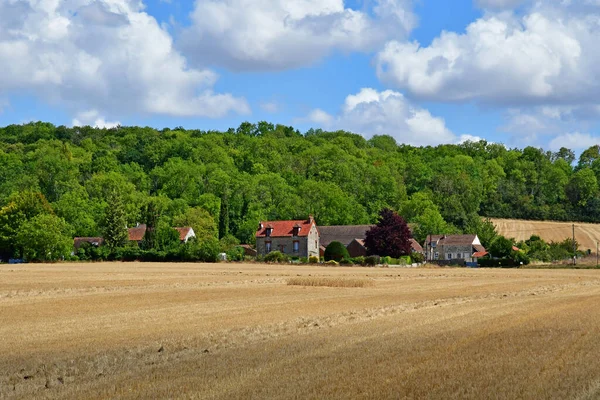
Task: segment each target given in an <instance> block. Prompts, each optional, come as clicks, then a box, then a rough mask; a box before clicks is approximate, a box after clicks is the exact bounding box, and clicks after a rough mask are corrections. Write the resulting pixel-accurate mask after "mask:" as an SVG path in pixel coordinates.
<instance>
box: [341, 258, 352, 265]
mask: <svg viewBox="0 0 600 400" xmlns="http://www.w3.org/2000/svg"><path fill="white" fill-rule="evenodd" d="M353 264H354V262H352V259H350V258H344V259H342V260H341V261H340V265H353Z"/></svg>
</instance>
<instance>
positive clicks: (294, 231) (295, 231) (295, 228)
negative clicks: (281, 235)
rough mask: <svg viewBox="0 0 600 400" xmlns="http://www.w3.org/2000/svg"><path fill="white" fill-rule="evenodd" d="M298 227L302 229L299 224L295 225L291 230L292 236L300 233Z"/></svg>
mask: <svg viewBox="0 0 600 400" xmlns="http://www.w3.org/2000/svg"><path fill="white" fill-rule="evenodd" d="M300 229H302V227H300V225H297V224H296V225H295V226H294V229H293V230H292V235H293V236H298V235H299V234H300Z"/></svg>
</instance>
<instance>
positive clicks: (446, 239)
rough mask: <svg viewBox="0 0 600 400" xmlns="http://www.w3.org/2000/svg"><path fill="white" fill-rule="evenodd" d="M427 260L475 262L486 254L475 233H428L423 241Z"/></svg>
mask: <svg viewBox="0 0 600 400" xmlns="http://www.w3.org/2000/svg"><path fill="white" fill-rule="evenodd" d="M425 249H426V250H425V253H426V258H427V260H431V261H460V262H466V263H473V262H477V257H478V256H481V254H484V253H485V254H487V253H486V250H485V248H484V247H483V246H482V245H481V241H480V240H479V237H477V235H429V236H427V239H426V241H425Z"/></svg>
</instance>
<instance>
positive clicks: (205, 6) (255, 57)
mask: <svg viewBox="0 0 600 400" xmlns="http://www.w3.org/2000/svg"><path fill="white" fill-rule="evenodd" d="M371 3H372V4H373V7H371V9H368V10H366V9H365V10H361V11H359V10H354V9H352V8H348V7H346V5H345V4H344V0H196V2H195V6H194V10H193V12H192V13H191V15H190V18H191V21H192V24H191V26H190V27H188V28H186V29H184V30H183V32H182V36H181V40H180V45H181V47H182V48H183V49H185V51H186V54H189V56H190V58H191V59H192V60H193V61H194V63H195V64H197V65H215V64H217V65H224V66H227V67H229V68H231V69H235V70H258V69H262V70H276V69H286V68H294V67H298V66H303V65H310V64H312V63H314V62H315V61H317V60H320V59H321V58H323V57H324V56H325V55H327V54H328V53H330V52H331V51H333V50H340V51H371V50H375V49H376V48H378V47H379V46H381V44H383V43H384V42H385V40H388V39H390V38H391V37H396V38H404V37H406V35H407V33H408V32H409V31H410V30H411V29H413V27H414V26H415V25H416V17H415V15H414V14H413V13H412V11H411V3H412V0H373V1H372V2H371ZM367 4H368V3H367Z"/></svg>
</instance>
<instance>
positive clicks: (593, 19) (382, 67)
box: [376, 1, 600, 107]
mask: <svg viewBox="0 0 600 400" xmlns="http://www.w3.org/2000/svg"><path fill="white" fill-rule="evenodd" d="M557 3H558V2H544V1H540V2H538V3H536V5H534V6H532V7H531V8H529V9H528V11H527V12H526V13H525V14H524V15H518V14H515V13H512V12H502V13H493V12H492V13H487V14H486V15H485V16H484V17H482V18H480V19H478V20H476V21H475V22H473V23H471V24H470V25H469V26H468V27H467V29H466V32H465V33H463V34H459V33H454V32H443V33H442V34H441V35H440V36H439V37H437V38H436V39H435V40H434V41H433V42H432V43H431V44H430V45H429V46H427V47H422V46H420V45H419V43H416V42H411V43H408V42H401V41H390V42H388V43H387V44H386V45H385V47H384V49H383V50H382V51H380V52H379V53H378V55H377V57H376V65H377V74H378V76H379V78H380V79H381V80H383V81H384V82H386V83H388V84H390V85H392V86H394V87H398V88H401V89H405V90H407V91H408V92H409V93H410V94H411V95H413V96H416V97H418V98H422V99H431V100H438V101H478V102H482V103H488V104H490V103H491V104H499V105H510V106H513V107H520V106H524V105H526V106H530V105H583V104H586V105H589V104H596V103H597V102H598V95H599V94H600V84H599V82H600V80H599V79H598V78H599V77H600V56H599V55H598V52H597V51H596V47H597V38H598V36H599V34H600V14H599V9H598V7H594V10H590V9H589V7H588V8H587V9H586V10H585V11H586V12H582V11H583V9H582V8H581V3H577V4H574V5H570V3H569V2H567V1H566V2H562V3H561V4H562V5H556V4H557ZM574 3H575V2H574ZM553 4H554V5H553ZM592 11H595V12H592Z"/></svg>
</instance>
